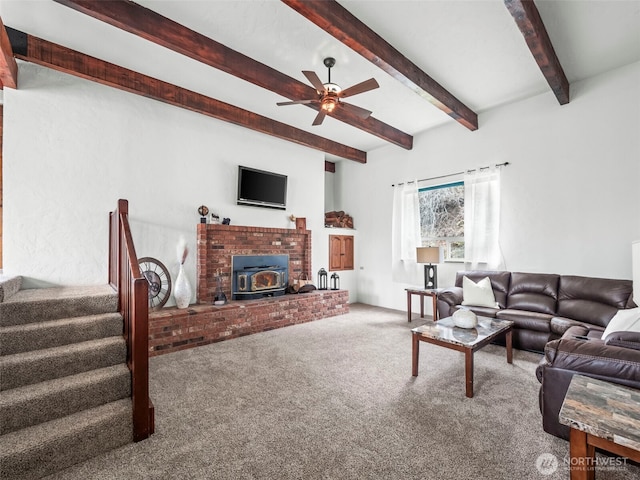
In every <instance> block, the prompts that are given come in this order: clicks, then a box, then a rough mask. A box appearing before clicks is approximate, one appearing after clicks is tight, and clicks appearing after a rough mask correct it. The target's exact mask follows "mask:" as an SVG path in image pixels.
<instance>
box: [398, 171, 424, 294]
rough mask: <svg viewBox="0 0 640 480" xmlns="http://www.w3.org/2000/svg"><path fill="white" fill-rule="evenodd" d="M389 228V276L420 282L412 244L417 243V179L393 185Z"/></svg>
mask: <svg viewBox="0 0 640 480" xmlns="http://www.w3.org/2000/svg"><path fill="white" fill-rule="evenodd" d="M391 231H392V237H391V262H392V279H393V280H394V281H395V282H402V283H410V284H420V283H421V282H422V280H421V277H420V271H421V270H420V266H419V265H418V264H417V263H416V247H418V246H420V244H421V240H420V203H419V201H418V182H417V181H413V182H407V183H405V184H403V185H396V186H395V187H394V191H393V217H392V221H391Z"/></svg>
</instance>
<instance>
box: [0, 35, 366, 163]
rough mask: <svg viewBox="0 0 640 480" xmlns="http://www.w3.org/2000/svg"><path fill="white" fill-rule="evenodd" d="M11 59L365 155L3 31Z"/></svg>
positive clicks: (318, 146) (308, 143) (359, 157)
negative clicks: (12, 55) (7, 36)
mask: <svg viewBox="0 0 640 480" xmlns="http://www.w3.org/2000/svg"><path fill="white" fill-rule="evenodd" d="M7 32H8V34H9V39H10V40H11V45H15V47H14V52H15V55H16V57H18V58H20V59H22V60H26V61H28V62H32V63H36V64H38V65H42V66H44V67H48V68H51V69H54V70H57V71H60V72H64V73H68V74H71V75H75V76H77V77H81V78H84V79H87V80H91V81H94V82H97V83H100V84H102V85H107V86H110V87H114V88H117V89H119V90H123V91H125V92H129V93H134V94H137V95H142V96H144V97H147V98H151V99H154V100H158V101H160V102H163V103H167V104H169V105H174V106H176V107H180V108H185V109H187V110H191V111H192V112H196V113H200V114H203V115H207V116H209V117H212V118H216V119H218V120H223V121H225V122H229V123H233V124H235V125H239V126H241V127H246V128H249V129H251V130H255V131H257V132H261V133H265V134H267V135H271V136H274V137H277V138H280V139H283V140H287V141H289V142H293V143H297V144H298V145H303V146H305V147H309V148H313V149H315V150H320V151H322V152H326V153H330V154H332V155H337V156H339V157H341V158H346V159H348V160H354V161H356V162H359V163H366V161H367V154H366V152H363V151H361V150H358V149H356V148H353V147H349V146H347V145H343V144H341V143H338V142H334V141H333V140H329V139H326V138H323V137H320V136H318V135H314V134H312V133H309V132H306V131H304V130H301V129H298V128H295V127H292V126H290V125H287V124H284V123H281V122H278V121H276V120H272V119H270V118H267V117H264V116H262V115H258V114H257V113H253V112H250V111H248V110H244V109H242V108H239V107H236V106H233V105H230V104H228V103H225V102H222V101H220V100H216V99H214V98H210V97H207V96H205V95H201V94H199V93H196V92H193V91H191V90H187V89H185V88H182V87H178V86H177V85H173V84H170V83H167V82H163V81H162V80H158V79H157V78H153V77H149V76H147V75H143V74H141V73H138V72H134V71H133V70H129V69H126V68H123V67H120V66H118V65H115V64H113V63H109V62H105V61H104V60H100V59H98V58H95V57H91V56H89V55H85V54H83V53H80V52H77V51H75V50H71V49H69V48H66V47H63V46H60V45H57V44H55V43H51V42H48V41H46V40H42V39H40V38H38V37H34V36H31V35H27V34H25V33H23V32H20V31H18V30H14V29H12V28H7Z"/></svg>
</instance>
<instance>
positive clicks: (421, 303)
mask: <svg viewBox="0 0 640 480" xmlns="http://www.w3.org/2000/svg"><path fill="white" fill-rule="evenodd" d="M420 318H424V295H423V294H420Z"/></svg>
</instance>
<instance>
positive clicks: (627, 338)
mask: <svg viewBox="0 0 640 480" xmlns="http://www.w3.org/2000/svg"><path fill="white" fill-rule="evenodd" d="M603 332H604V328H600V327H596V326H591V327H589V326H573V327H570V328H569V329H568V330H567V331H566V332H565V333H564V335H562V338H560V339H558V340H553V341H551V342H549V343H548V344H547V346H546V347H545V353H544V358H543V359H542V360H541V362H540V365H539V366H538V368H537V370H536V376H537V377H538V381H539V382H540V383H541V386H540V394H539V395H540V396H539V402H540V411H541V412H542V426H543V428H544V431H545V432H547V433H550V434H552V435H555V436H556V437H560V438H564V439H568V438H569V427H567V426H566V425H561V424H560V423H559V422H558V414H559V413H560V408H561V407H562V402H563V401H564V397H565V395H566V393H567V389H568V388H569V383H570V382H571V377H573V375H575V374H580V375H585V376H587V377H593V378H598V379H600V380H604V381H607V382H611V383H617V384H619V385H626V386H628V387H632V388H637V389H640V334H638V333H634V332H616V333H613V334H610V335H608V336H607V338H606V340H602V333H603Z"/></svg>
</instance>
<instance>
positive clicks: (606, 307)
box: [557, 275, 634, 327]
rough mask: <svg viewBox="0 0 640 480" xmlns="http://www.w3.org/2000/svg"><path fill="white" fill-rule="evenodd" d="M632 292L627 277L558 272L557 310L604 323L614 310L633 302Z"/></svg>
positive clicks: (588, 320)
mask: <svg viewBox="0 0 640 480" xmlns="http://www.w3.org/2000/svg"><path fill="white" fill-rule="evenodd" d="M632 292H633V282H632V281H631V280H613V279H608V278H590V277H578V276H572V275H562V276H561V277H560V289H559V291H558V312H557V314H558V315H559V316H561V317H567V318H572V319H574V320H579V321H581V322H586V323H591V324H593V325H599V326H601V327H606V326H607V324H608V323H609V321H610V320H611V319H612V318H613V316H614V315H615V314H616V313H617V312H618V310H621V309H623V308H629V307H632V306H634V303H633V301H632Z"/></svg>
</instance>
